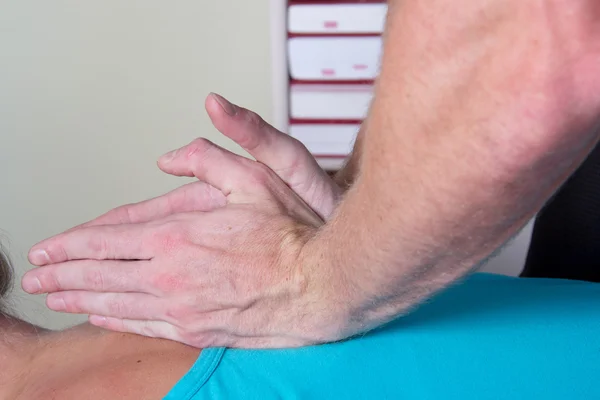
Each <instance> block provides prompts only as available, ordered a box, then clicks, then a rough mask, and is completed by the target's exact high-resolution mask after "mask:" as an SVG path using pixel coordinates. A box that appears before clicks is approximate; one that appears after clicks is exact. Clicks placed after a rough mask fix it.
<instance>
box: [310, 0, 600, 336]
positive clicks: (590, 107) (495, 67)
mask: <svg viewBox="0 0 600 400" xmlns="http://www.w3.org/2000/svg"><path fill="white" fill-rule="evenodd" d="M576 3H577V7H576V6H574V5H573V4H575V3H571V4H569V5H565V4H567V3H566V2H560V1H553V2H551V1H549V2H520V1H513V2H511V1H501V2H500V1H498V2H495V1H489V2H483V3H482V2H475V1H470V2H463V3H461V7H456V6H455V5H453V4H451V3H447V2H443V1H440V0H436V1H433V2H427V5H424V4H423V2H420V1H416V0H413V1H411V0H403V1H401V2H393V1H392V2H390V15H389V21H388V27H387V31H386V38H385V48H384V57H383V61H382V72H381V75H380V77H379V79H378V82H377V87H376V92H375V100H374V103H373V105H372V107H371V112H370V114H369V124H368V127H367V132H366V134H365V140H364V145H363V148H362V150H363V155H362V159H361V169H360V174H359V175H358V178H357V181H356V183H355V184H354V185H353V186H352V187H351V188H350V190H349V191H348V193H347V194H346V196H345V198H344V200H343V201H342V202H341V204H340V206H339V207H338V208H337V209H336V212H335V214H334V216H333V218H332V219H331V221H330V222H329V223H328V224H327V225H325V227H324V228H323V229H322V230H321V231H320V232H319V233H318V235H317V237H316V238H315V240H313V241H311V242H310V243H309V245H308V246H312V247H313V249H312V250H310V251H311V252H314V254H318V255H319V258H318V260H316V261H315V263H318V264H320V268H321V269H322V270H324V271H325V270H326V271H328V272H327V273H329V274H331V275H332V276H331V277H328V278H329V279H328V282H341V283H338V284H337V287H336V288H335V289H336V290H339V291H341V292H343V294H342V296H346V297H345V298H346V299H347V300H348V301H347V302H345V303H344V304H347V306H348V307H347V309H348V315H349V317H348V318H349V321H350V322H348V324H349V325H351V326H350V327H346V328H347V329H349V330H350V331H356V330H357V329H358V330H365V329H368V328H370V327H373V326H376V325H378V324H379V323H381V322H384V321H386V320H389V319H390V318H393V317H394V316H397V315H399V314H401V313H403V312H406V311H407V310H409V309H410V308H411V307H413V306H414V305H416V304H418V303H419V302H421V301H423V300H424V299H425V298H427V297H428V296H430V295H431V294H432V293H435V292H436V291H438V290H440V289H442V288H444V287H445V286H447V285H448V284H450V283H451V282H453V281H455V280H456V279H458V278H460V277H461V276H463V275H465V274H466V273H468V272H469V271H471V270H472V269H474V268H475V267H476V266H478V265H479V264H480V263H481V262H482V261H483V260H485V259H486V258H487V257H489V256H490V254H492V253H493V252H494V251H495V250H496V249H498V248H499V247H500V246H501V245H502V244H503V243H505V242H506V241H507V240H508V239H509V238H510V237H511V236H513V235H514V234H515V233H516V232H517V231H518V230H519V229H520V228H521V227H522V226H523V225H524V224H525V223H526V222H527V221H528V220H529V219H530V218H531V217H532V216H533V215H534V214H535V213H536V212H537V211H538V210H539V208H540V207H541V206H542V205H543V203H544V202H545V201H546V200H547V199H548V198H549V196H551V194H552V193H553V191H554V190H556V188H557V187H558V185H560V183H561V182H563V181H564V180H565V179H566V178H567V177H568V175H569V174H570V173H571V172H572V171H573V170H574V169H575V168H576V167H577V166H578V165H579V164H580V163H581V161H582V160H583V159H584V157H585V156H586V154H587V153H588V152H589V150H590V149H591V148H592V147H593V145H594V144H595V143H596V141H597V133H596V131H595V127H596V124H597V122H598V116H599V115H600V112H599V111H600V99H598V96H597V94H596V93H597V91H598V89H599V88H600V81H599V80H598V79H597V78H596V77H595V75H596V74H595V72H594V71H595V70H596V69H597V68H598V67H600V62H599V61H598V60H600V57H599V56H600V51H599V49H600V40H598V39H599V38H598V35H597V34H596V32H599V30H597V29H596V30H594V29H592V28H597V27H598V26H597V23H596V22H595V21H599V20H600V19H599V17H600V8H599V7H597V6H595V5H594V2H592V1H587V2H586V1H580V2H576ZM561 7H562V8H561ZM565 8H566V9H565ZM594 13H595V14H594ZM590 14H593V15H590ZM565 15H568V18H563V17H564V16H565ZM326 266H329V267H332V268H325V267H326Z"/></svg>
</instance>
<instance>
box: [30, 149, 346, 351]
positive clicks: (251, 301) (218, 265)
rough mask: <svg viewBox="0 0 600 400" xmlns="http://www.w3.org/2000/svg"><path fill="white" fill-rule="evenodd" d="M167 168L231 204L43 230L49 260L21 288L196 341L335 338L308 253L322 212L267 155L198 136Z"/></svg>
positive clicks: (120, 322)
mask: <svg viewBox="0 0 600 400" xmlns="http://www.w3.org/2000/svg"><path fill="white" fill-rule="evenodd" d="M161 168H162V169H163V170H164V171H165V172H168V173H170V174H173V175H177V176H190V175H194V176H196V177H197V178H198V179H199V180H201V181H203V182H206V183H207V184H209V185H210V186H212V187H214V188H216V189H218V191H219V193H222V194H223V196H224V197H225V199H226V203H227V204H226V205H225V206H223V207H221V208H218V209H215V210H213V211H210V212H198V211H195V212H187V213H176V214H172V215H167V216H166V217H164V218H162V219H159V220H151V221H150V222H138V223H133V224H131V223H124V224H120V225H95V226H86V227H80V228H78V229H75V230H72V231H69V232H66V233H64V234H62V235H59V236H57V237H54V238H51V239H49V240H46V241H45V242H42V243H40V244H39V245H37V246H35V248H34V249H33V250H32V252H31V254H30V259H31V262H32V263H34V264H36V265H40V266H43V267H42V268H38V269H35V270H33V271H30V272H29V273H28V274H27V275H26V277H25V278H24V281H23V285H24V287H25V289H26V290H27V291H28V292H30V293H46V292H49V293H51V294H50V295H49V296H48V298H47V304H48V306H49V307H50V308H52V309H54V310H56V311H64V312H71V313H85V314H91V316H90V322H91V323H92V324H94V325H98V326H101V327H105V328H108V329H111V330H116V331H123V332H133V333H138V334H142V335H145V336H152V337H162V338H167V339H172V340H176V341H180V342H183V343H186V344H189V345H192V346H197V347H212V346H231V347H235V346H243V347H281V346H285V347H288V346H298V345H304V344H309V343H315V342H319V341H322V340H327V339H334V338H336V334H335V332H334V331H335V329H336V328H337V325H336V323H335V320H334V319H333V318H332V316H329V315H325V313H324V312H323V310H324V309H326V308H324V304H325V302H326V300H327V299H326V297H325V293H330V291H329V292H328V291H327V290H325V287H329V286H330V285H329V284H328V282H329V281H330V280H329V277H328V276H327V275H326V274H325V273H322V272H319V271H318V270H317V269H316V268H312V267H311V266H309V265H307V264H306V263H305V262H304V261H303V255H302V249H303V247H304V244H305V243H306V242H307V241H309V240H310V239H311V237H312V236H313V235H314V232H315V231H316V230H317V228H318V227H319V226H320V225H321V224H322V223H323V220H322V219H321V218H320V217H319V216H317V215H316V214H315V213H314V212H313V211H312V210H311V209H310V207H308V206H307V205H306V204H305V203H304V202H303V201H302V200H301V199H300V198H299V196H297V195H296V194H295V193H294V192H293V191H292V190H291V189H290V188H289V187H288V186H287V185H286V184H285V183H283V182H282V181H281V180H280V179H279V178H278V177H277V176H276V175H275V173H274V172H273V171H271V170H270V169H268V168H267V167H265V166H264V165H262V164H260V163H257V162H255V161H251V160H248V159H246V158H243V157H240V156H237V155H234V154H232V153H230V152H228V151H226V150H223V149H221V148H219V147H217V146H215V145H214V144H212V143H210V142H208V141H206V140H203V139H199V140H196V141H194V142H193V143H192V144H190V145H188V146H186V147H184V148H182V149H180V150H178V151H176V152H173V153H172V154H170V155H167V156H165V157H163V158H162V159H161ZM198 187H199V186H198ZM211 190H212V189H211ZM191 208H193V207H191ZM166 214H168V213H166ZM123 218H124V219H127V218H130V217H128V216H127V215H125V216H124V217H123ZM133 219H136V220H138V221H141V220H143V219H145V218H143V216H142V217H140V215H135V216H133Z"/></svg>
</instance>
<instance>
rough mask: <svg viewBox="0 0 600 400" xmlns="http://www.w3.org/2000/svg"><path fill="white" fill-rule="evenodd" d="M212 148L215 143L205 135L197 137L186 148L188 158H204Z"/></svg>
mask: <svg viewBox="0 0 600 400" xmlns="http://www.w3.org/2000/svg"><path fill="white" fill-rule="evenodd" d="M212 148H214V145H213V143H212V142H211V141H210V140H208V139H206V138H203V137H201V138H197V139H195V140H194V141H193V142H192V143H190V144H189V145H188V146H187V148H186V149H185V156H186V157H187V158H188V159H192V158H202V157H203V156H205V155H206V153H208V152H209V151H210V150H211V149H212Z"/></svg>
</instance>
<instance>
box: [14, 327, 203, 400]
mask: <svg viewBox="0 0 600 400" xmlns="http://www.w3.org/2000/svg"><path fill="white" fill-rule="evenodd" d="M111 335H114V336H111V337H109V338H102V339H100V340H93V339H91V340H90V341H88V342H87V345H86V343H85V342H84V343H83V345H80V344H77V345H75V348H74V349H73V350H74V351H73V352H71V353H70V354H68V355H66V357H65V358H64V359H62V360H56V369H55V370H54V371H48V373H47V374H45V375H44V376H42V377H40V379H38V381H37V382H36V384H35V385H32V386H30V388H29V390H28V392H29V393H27V395H26V396H24V397H23V399H42V398H43V399H65V400H69V399H82V398H85V399H90V400H95V399H124V400H128V399H158V398H162V397H163V396H165V395H166V394H167V393H168V392H169V390H171V388H172V387H173V386H175V385H176V383H177V382H178V381H179V379H181V378H182V377H183V376H184V375H185V374H186V373H187V372H188V370H189V369H190V368H191V367H192V365H193V364H194V362H195V361H196V359H197V358H198V355H199V353H200V350H198V349H193V348H190V347H188V346H184V345H181V344H179V343H174V342H169V341H165V340H159V339H148V338H143V337H138V336H132V335H124V334H111ZM107 339H108V340H107ZM86 348H87V351H86Z"/></svg>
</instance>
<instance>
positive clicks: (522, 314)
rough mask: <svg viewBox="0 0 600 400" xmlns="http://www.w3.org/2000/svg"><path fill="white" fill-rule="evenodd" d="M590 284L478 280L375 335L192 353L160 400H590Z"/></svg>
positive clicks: (593, 337) (597, 304)
mask: <svg viewBox="0 0 600 400" xmlns="http://www.w3.org/2000/svg"><path fill="white" fill-rule="evenodd" d="M599 378H600V285H599V284H593V283H585V282H576V281H564V280H548V279H519V278H509V277H502V276H495V275H486V274H476V275H474V276H472V277H470V278H468V279H466V280H465V281H464V282H462V283H460V284H457V285H455V286H453V287H452V288H450V289H448V290H446V291H444V292H443V293H442V294H440V295H438V296H436V297H435V298H434V299H432V300H430V301H429V302H428V303H426V304H424V305H423V306H421V307H420V308H419V309H418V310H417V311H415V312H414V313H412V314H410V315H409V316H406V317H403V318H400V319H398V320H396V321H394V322H392V323H390V324H388V325H387V326H384V327H383V328H381V329H378V330H377V331H374V332H371V333H369V334H367V335H364V336H361V337H359V338H354V339H352V340H348V341H345V342H341V343H335V344H328V345H321V346H313V347H307V348H301V349H289V350H232V349H229V350H224V349H209V350H205V351H203V352H202V354H201V356H200V358H199V359H198V362H197V363H196V365H195V366H194V367H193V368H192V369H191V370H190V372H189V373H188V374H187V375H186V376H185V377H183V378H182V380H181V381H180V382H179V384H178V385H177V386H176V387H174V388H173V391H172V392H171V393H170V394H169V395H168V396H167V397H166V399H169V400H175V399H177V400H180V399H186V400H200V399H261V400H267V399H431V400H439V399H451V400H452V399H457V400H458V399H460V400H468V399H477V400H483V399H511V400H512V399H528V400H531V399H544V400H549V399H550V400H552V399H561V400H562V399H586V400H587V399H600V379H599Z"/></svg>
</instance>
